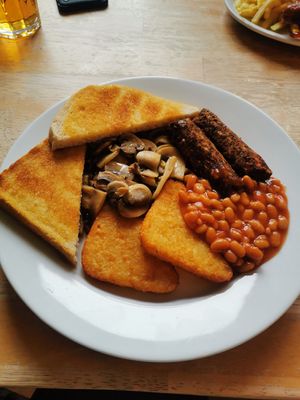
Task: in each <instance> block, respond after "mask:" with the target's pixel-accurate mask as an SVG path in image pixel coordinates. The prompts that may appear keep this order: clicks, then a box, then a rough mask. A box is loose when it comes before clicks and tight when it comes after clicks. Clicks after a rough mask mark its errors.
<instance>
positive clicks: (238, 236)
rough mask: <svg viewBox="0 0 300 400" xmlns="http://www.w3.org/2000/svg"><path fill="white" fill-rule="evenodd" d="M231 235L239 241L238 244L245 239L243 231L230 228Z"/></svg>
mask: <svg viewBox="0 0 300 400" xmlns="http://www.w3.org/2000/svg"><path fill="white" fill-rule="evenodd" d="M229 234H230V236H231V237H232V239H234V240H237V241H238V242H241V241H242V239H243V236H242V234H241V231H240V230H238V229H236V228H230V231H229Z"/></svg>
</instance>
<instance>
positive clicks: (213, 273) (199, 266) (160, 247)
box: [141, 180, 233, 282]
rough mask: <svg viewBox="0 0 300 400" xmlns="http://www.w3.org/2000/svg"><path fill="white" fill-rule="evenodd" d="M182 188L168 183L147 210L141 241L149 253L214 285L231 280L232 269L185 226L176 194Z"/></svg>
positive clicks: (179, 183)
mask: <svg viewBox="0 0 300 400" xmlns="http://www.w3.org/2000/svg"><path fill="white" fill-rule="evenodd" d="M183 187H184V185H183V184H182V183H181V182H176V181H173V180H169V181H168V182H167V183H166V184H165V186H164V188H163V190H162V191H161V193H160V195H159V196H158V198H157V199H156V200H155V202H154V203H153V205H152V207H151V209H150V210H149V211H148V213H147V215H146V217H145V219H144V222H143V224H142V229H141V242H142V245H143V247H144V248H145V250H146V251H147V252H149V253H150V254H152V255H154V256H156V257H158V258H160V259H161V260H164V261H168V262H170V263H171V264H173V265H175V266H177V267H181V268H183V269H186V270H187V271H189V272H192V273H193V274H195V275H198V276H200V277H202V278H205V279H208V280H210V281H214V282H226V281H229V280H230V279H231V278H232V275H233V274H232V270H231V268H230V267H229V265H228V264H227V262H226V261H225V260H224V259H223V258H222V257H221V256H219V255H218V254H215V253H212V252H211V250H210V248H209V246H208V245H207V244H206V243H205V242H203V241H202V240H201V239H200V238H199V236H198V235H196V234H195V233H194V232H192V231H191V230H190V229H189V228H188V227H187V225H186V224H185V222H184V220H183V217H182V215H181V211H180V206H179V199H178V192H179V190H180V189H181V188H183Z"/></svg>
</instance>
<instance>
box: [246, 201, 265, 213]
mask: <svg viewBox="0 0 300 400" xmlns="http://www.w3.org/2000/svg"><path fill="white" fill-rule="evenodd" d="M249 207H250V208H252V209H253V210H254V211H264V210H265V209H266V206H265V205H264V203H262V202H261V201H258V200H257V201H250V205H249Z"/></svg>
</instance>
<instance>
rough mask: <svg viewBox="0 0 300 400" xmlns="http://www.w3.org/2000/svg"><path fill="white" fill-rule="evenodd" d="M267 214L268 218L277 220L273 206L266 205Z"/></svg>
mask: <svg viewBox="0 0 300 400" xmlns="http://www.w3.org/2000/svg"><path fill="white" fill-rule="evenodd" d="M267 214H268V216H269V217H270V218H277V217H278V211H277V210H276V208H275V207H274V206H273V204H268V205H267Z"/></svg>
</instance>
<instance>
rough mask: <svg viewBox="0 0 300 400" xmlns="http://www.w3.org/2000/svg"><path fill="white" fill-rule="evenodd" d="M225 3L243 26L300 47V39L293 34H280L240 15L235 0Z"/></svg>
mask: <svg viewBox="0 0 300 400" xmlns="http://www.w3.org/2000/svg"><path fill="white" fill-rule="evenodd" d="M224 3H225V6H226V8H227V11H228V12H229V14H230V15H231V16H232V18H233V19H235V20H236V21H237V22H239V23H240V24H242V25H243V26H245V27H246V28H248V29H250V30H251V31H253V32H256V33H258V34H259V35H262V36H264V37H267V38H269V39H273V40H275V41H277V42H281V43H285V44H289V45H291V46H296V47H300V40H297V39H294V38H292V37H291V36H289V35H288V34H280V33H277V32H273V31H270V30H268V29H265V28H262V27H261V26H259V25H255V24H253V23H252V22H251V21H249V20H248V19H246V18H244V17H242V16H241V15H239V13H238V12H237V10H236V9H235V6H234V0H224Z"/></svg>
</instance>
